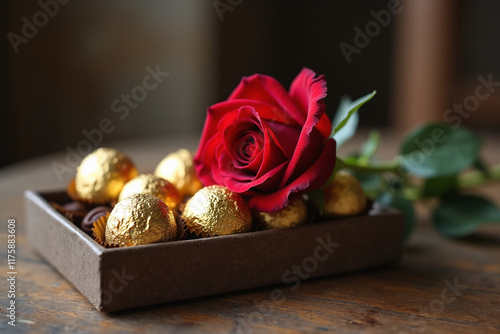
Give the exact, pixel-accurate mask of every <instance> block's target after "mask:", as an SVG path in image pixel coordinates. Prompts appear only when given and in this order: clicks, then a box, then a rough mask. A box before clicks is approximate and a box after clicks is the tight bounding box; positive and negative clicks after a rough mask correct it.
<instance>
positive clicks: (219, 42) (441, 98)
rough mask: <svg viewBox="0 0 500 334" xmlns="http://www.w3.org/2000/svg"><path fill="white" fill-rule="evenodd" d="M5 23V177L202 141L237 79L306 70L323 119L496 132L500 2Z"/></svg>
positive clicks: (30, 11)
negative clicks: (82, 148)
mask: <svg viewBox="0 0 500 334" xmlns="http://www.w3.org/2000/svg"><path fill="white" fill-rule="evenodd" d="M0 12H1V13H2V14H1V15H2V17H1V22H0V23H1V28H2V29H3V31H4V36H6V38H5V40H4V43H3V44H2V47H1V56H2V58H3V59H2V64H3V66H2V67H1V82H0V88H1V93H0V94H1V96H0V98H1V101H0V102H1V118H0V124H1V129H0V139H1V143H2V145H1V151H0V152H1V154H0V166H6V165H9V164H13V163H15V162H17V161H21V160H25V159H29V158H32V157H36V156H38V155H43V154H47V153H50V152H56V151H63V150H67V147H68V146H69V147H70V148H73V149H76V148H77V145H78V143H80V142H81V141H82V140H84V139H87V137H88V136H91V137H92V136H93V137H92V138H94V140H95V141H99V145H103V144H104V145H105V144H106V143H109V142H114V141H118V140H134V139H138V138H141V139H142V138H153V137H162V136H177V135H179V136H181V135H186V134H192V135H194V136H199V135H200V132H201V129H202V126H203V121H204V117H205V112H206V108H207V107H208V106H209V105H211V104H213V103H216V102H219V101H222V100H224V99H226V98H227V96H228V95H229V94H230V93H231V91H232V89H234V87H236V85H237V84H238V82H239V81H240V79H241V77H242V76H245V75H251V74H253V73H263V74H268V75H271V76H274V77H275V78H276V79H278V80H279V81H280V82H282V83H283V85H284V86H285V87H286V88H288V86H289V84H290V83H291V81H292V80H293V78H294V77H295V75H296V74H297V73H298V72H299V71H300V70H301V68H302V67H303V66H306V67H309V68H311V69H313V70H314V71H315V72H316V73H318V74H325V75H326V78H327V82H328V97H327V99H326V105H327V109H328V113H329V115H330V116H332V115H333V113H334V112H335V109H336V107H337V105H338V102H339V100H340V97H341V96H342V95H344V94H348V95H350V96H351V97H352V98H357V97H360V96H362V95H365V94H367V93H369V92H371V91H372V90H375V89H376V90H377V91H378V95H377V97H376V98H375V99H374V100H373V101H372V102H370V104H369V105H367V106H366V107H365V108H364V109H363V112H362V113H361V115H360V116H361V117H360V118H361V124H362V125H363V126H365V127H368V128H370V127H377V128H388V129H391V130H392V131H396V132H403V131H407V130H408V129H410V128H412V127H414V126H417V125H418V124H421V123H423V122H426V121H429V120H436V121H445V122H452V124H454V123H453V122H458V121H460V122H462V121H463V122H464V123H465V124H467V125H469V126H471V127H472V128H474V129H477V130H481V131H486V132H487V131H497V130H498V129H500V112H499V110H500V89H496V90H495V86H494V83H495V82H496V81H497V80H498V81H500V63H499V59H500V43H499V42H498V35H497V33H498V31H499V30H500V20H498V13H500V2H499V1H494V0H479V1H478V0H476V1H472V0H463V1H458V0H440V1H435V0H419V1H410V0H402V1H393V0H391V1H387V0H384V1H379V0H365V1H361V0H356V1H353V0H342V1H328V0H315V1H305V0H294V1H290V0H288V1H286V0H275V1H264V0H208V1H202V0H182V1H181V0H178V1H161V0H144V1H123V0H121V1H118V0H109V1H96V0H92V1H83V0H72V1H69V0H40V1H21V0H19V1H3V2H2V3H1V4H0ZM167 73H168V74H167ZM478 77H481V78H483V79H484V80H486V82H487V81H488V80H490V84H489V86H488V87H483V88H482V90H481V93H482V95H481V98H479V97H478V95H477V94H478V92H477V87H478V86H480V85H484V82H483V81H481V80H479V79H478ZM491 82H493V83H491ZM486 92H488V94H487V98H483V97H484V95H485V94H486ZM476 101H477V103H476ZM464 103H466V104H467V103H468V109H467V110H469V111H468V112H463V113H462V114H458V113H457V111H452V112H447V110H448V109H450V108H452V109H453V106H454V104H457V105H461V104H464ZM451 116H454V118H453V119H454V120H453V121H452V120H451ZM457 117H458V118H457ZM103 120H105V121H104V123H103ZM103 129H104V130H103ZM96 131H99V132H100V133H101V135H98V134H97V132H96ZM89 134H90V135H89Z"/></svg>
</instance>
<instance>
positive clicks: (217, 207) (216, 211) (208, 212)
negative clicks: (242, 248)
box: [182, 185, 252, 237]
mask: <svg viewBox="0 0 500 334" xmlns="http://www.w3.org/2000/svg"><path fill="white" fill-rule="evenodd" d="M182 219H184V221H185V222H186V226H187V228H188V229H189V230H190V231H191V232H193V233H195V234H197V235H201V236H204V237H206V236H215V235H227V234H233V233H241V232H248V231H250V230H251V229H252V214H251V212H250V208H249V207H248V205H247V203H246V201H245V199H244V198H243V197H242V196H241V195H239V194H237V193H235V192H232V191H231V190H229V189H228V188H227V187H224V186H218V185H213V186H208V187H205V188H202V189H201V190H199V191H198V192H197V193H196V194H195V195H194V196H193V197H191V199H189V201H188V202H187V203H186V206H185V208H184V211H183V213H182Z"/></svg>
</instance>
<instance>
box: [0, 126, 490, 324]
mask: <svg viewBox="0 0 500 334" xmlns="http://www.w3.org/2000/svg"><path fill="white" fill-rule="evenodd" d="M363 139H364V138H363V136H360V137H359V140H355V141H354V142H353V143H351V144H350V145H348V146H347V149H349V148H351V147H356V145H357V144H358V143H359V141H360V140H363ZM383 139H384V144H383V145H384V147H385V148H384V150H383V151H382V152H381V156H384V155H385V156H389V155H390V154H392V153H394V152H395V150H396V147H395V146H394V144H391V143H397V142H398V141H399V139H398V138H397V136H395V135H390V134H385V135H384V136H383ZM499 144H500V137H487V138H486V149H485V157H486V160H487V161H488V162H490V163H498V162H500V156H499V154H498V152H499V151H498V145H499ZM195 145H196V138H194V139H193V138H178V139H176V140H172V139H158V140H148V141H144V142H135V143H117V144H116V145H113V146H115V147H118V148H121V149H123V150H124V151H125V152H127V153H128V154H129V155H130V156H132V157H133V159H134V160H135V161H136V162H137V164H138V166H139V169H141V171H148V170H152V169H153V168H154V166H155V165H156V163H157V162H158V161H159V160H160V159H161V158H162V157H163V156H164V155H165V154H166V153H168V152H169V151H172V150H173V149H175V148H178V147H182V146H187V147H194V146H195ZM64 157H65V153H62V154H56V155H52V156H46V157H43V158H39V159H36V160H33V161H29V162H26V163H22V164H18V165H15V166H12V167H9V168H5V169H3V170H0V213H1V217H0V218H1V225H0V226H1V231H0V238H1V239H0V240H2V242H1V244H0V259H1V260H0V272H1V277H2V280H1V282H2V283H1V289H0V290H1V291H0V311H1V313H2V317H1V320H0V332H2V333H8V332H20V333H21V332H27V333H101V332H104V333H122V332H133V333H135V332H137V333H165V332H172V333H178V332H181V333H182V332H188V333H207V332H223V333H267V332H280V333H299V332H301V333H323V332H339V333H359V332H362V333H500V229H499V228H498V226H496V227H494V226H489V227H484V228H481V229H480V230H479V231H478V232H476V233H475V234H473V235H472V236H470V237H468V238H466V239H464V240H459V241H454V240H449V239H445V238H442V237H440V236H439V235H438V234H437V233H436V232H435V231H434V230H433V229H432V227H431V226H430V224H429V221H428V217H427V214H426V211H425V210H423V209H422V208H419V210H418V211H419V213H420V217H421V218H420V221H419V225H418V228H417V230H416V233H415V234H414V235H413V236H412V238H411V239H410V240H409V242H408V244H407V246H406V247H405V251H404V254H403V258H402V260H401V262H399V263H397V264H395V265H392V266H390V267H384V268H378V269H374V270H368V271H362V272H356V273H352V274H346V275H338V276H331V277H322V278H318V279H314V280H309V281H302V282H301V284H300V286H299V287H298V289H296V290H292V289H291V286H290V285H286V284H283V285H277V286H271V287H265V288H259V289H254V290H246V291H240V292H236V293H230V294H224V295H218V296H213V297H208V298H201V299H195V300H188V301H183V302H175V303H170V304H163V305H159V306H154V307H147V308H141V309H135V310H130V311H125V312H119V313H111V314H106V313H101V312H99V311H97V310H96V309H94V308H93V306H92V305H91V304H90V303H89V302H88V301H87V300H86V299H85V297H83V296H82V295H81V294H80V293H79V292H78V291H77V290H76V289H75V288H74V287H73V286H72V285H71V284H70V283H69V282H67V281H66V280H65V279H64V278H63V277H62V276H61V275H60V274H58V273H57V271H56V270H55V269H53V268H52V267H51V266H50V265H48V264H47V263H46V262H45V261H44V260H43V259H41V258H40V257H39V256H38V255H37V254H36V252H34V250H33V249H32V248H31V246H30V245H29V244H28V242H27V240H26V238H25V236H24V222H23V219H24V203H23V199H22V193H23V191H24V190H25V189H28V188H31V189H38V190H46V189H58V188H62V187H63V186H64V184H65V182H67V181H68V180H69V178H70V177H72V175H70V173H67V174H65V175H64V178H63V180H62V181H61V182H59V180H58V179H57V177H56V176H55V173H54V171H53V169H52V167H51V164H52V162H54V161H64ZM481 191H483V192H484V193H486V194H488V195H489V196H490V198H493V199H494V200H495V202H496V203H497V204H498V203H500V187H498V186H487V187H484V188H483V189H481ZM11 217H13V218H15V219H16V222H17V231H16V240H17V245H16V249H17V250H18V253H17V254H16V255H17V259H16V260H17V263H16V265H17V271H18V274H17V282H16V300H17V303H16V305H17V309H16V315H17V321H16V327H11V326H10V325H8V324H7V321H8V318H7V317H6V316H5V314H6V308H7V306H8V302H9V299H8V297H7V290H8V285H7V284H6V277H7V271H8V269H7V263H6V262H7V261H6V259H7V242H6V240H7V219H8V218H11ZM164 283H165V284H168V277H165V282H164ZM275 289H279V290H281V291H282V292H283V297H282V298H279V299H276V298H273V297H274V295H272V291H273V290H275Z"/></svg>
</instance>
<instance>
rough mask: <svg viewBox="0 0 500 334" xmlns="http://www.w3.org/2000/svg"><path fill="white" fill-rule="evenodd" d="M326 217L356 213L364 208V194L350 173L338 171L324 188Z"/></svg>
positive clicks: (359, 184)
mask: <svg viewBox="0 0 500 334" xmlns="http://www.w3.org/2000/svg"><path fill="white" fill-rule="evenodd" d="M323 192H324V195H325V208H324V215H325V216H327V217H335V216H351V215H357V214H359V213H361V212H363V210H365V208H366V202H367V200H366V195H365V192H364V190H363V187H362V186H361V183H359V181H358V179H356V178H355V177H354V176H352V175H351V174H349V173H347V172H345V171H339V172H337V173H336V174H335V176H334V178H333V181H332V182H331V183H330V184H329V185H328V186H327V187H325V189H324V191H323Z"/></svg>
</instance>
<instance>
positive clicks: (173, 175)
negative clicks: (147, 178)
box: [155, 149, 203, 196]
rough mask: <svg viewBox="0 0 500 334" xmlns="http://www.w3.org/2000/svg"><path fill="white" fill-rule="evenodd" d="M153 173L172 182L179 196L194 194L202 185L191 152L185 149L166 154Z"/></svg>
mask: <svg viewBox="0 0 500 334" xmlns="http://www.w3.org/2000/svg"><path fill="white" fill-rule="evenodd" d="M155 175H156V176H159V177H161V178H164V179H165V180H167V181H169V182H170V183H172V184H173V185H174V186H175V187H176V188H177V190H179V192H180V193H181V196H191V195H194V194H195V193H196V192H197V191H198V190H200V189H201V188H202V187H203V185H202V184H201V181H200V180H199V179H198V175H197V174H196V169H195V167H194V162H193V154H192V153H191V152H190V151H188V150H186V149H180V150H177V151H175V152H173V153H170V154H169V155H167V156H166V157H165V158H164V159H163V160H162V161H161V162H160V163H159V164H158V166H157V167H156V169H155Z"/></svg>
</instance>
